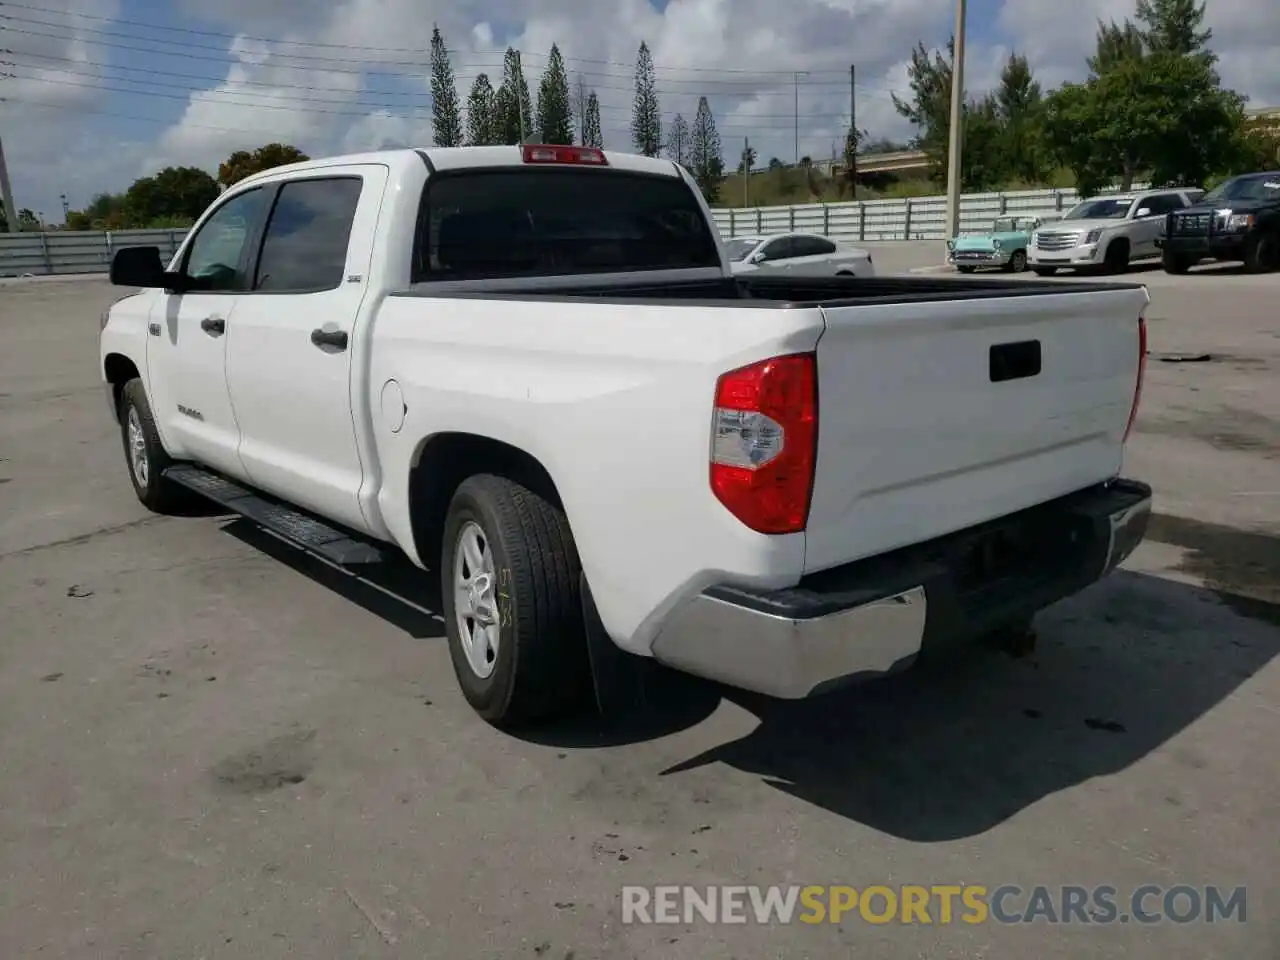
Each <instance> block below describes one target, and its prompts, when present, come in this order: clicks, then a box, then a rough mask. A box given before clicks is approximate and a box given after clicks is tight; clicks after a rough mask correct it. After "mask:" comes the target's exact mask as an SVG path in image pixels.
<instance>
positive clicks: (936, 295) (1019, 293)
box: [395, 274, 1142, 309]
mask: <svg viewBox="0 0 1280 960" xmlns="http://www.w3.org/2000/svg"><path fill="white" fill-rule="evenodd" d="M1141 286H1142V285H1141V284H1137V283H1123V282H1120V283H1117V282H1102V283H1096V282H1094V283H1082V282H1078V283H1070V284H1063V283H1061V282H1056V281H1052V280H1014V279H1010V278H1006V277H991V278H987V277H983V278H978V279H970V278H968V277H964V278H961V277H928V276H919V277H916V276H897V277H893V276H888V277H814V278H804V279H796V278H794V277H739V278H730V277H711V278H706V279H701V278H699V279H669V280H655V279H654V278H652V277H645V276H640V277H637V276H636V275H634V274H629V275H623V274H613V275H610V276H609V277H606V278H601V277H592V278H584V277H582V276H575V277H538V278H531V279H528V280H524V281H517V280H502V281H487V280H473V281H461V282H456V283H451V282H444V283H420V284H414V285H412V286H411V287H408V288H406V289H405V290H403V291H400V292H398V293H397V294H395V295H396V296H410V297H431V298H436V297H459V298H469V299H483V300H538V301H543V302H547V301H550V302H555V301H582V300H596V301H600V302H602V303H635V302H636V301H640V302H642V303H645V304H648V305H652V306H662V305H664V304H672V305H675V304H685V303H688V301H690V300H699V301H704V302H705V303H706V305H707V306H727V307H739V308H740V307H743V306H747V305H753V306H754V305H758V306H761V307H769V308H776V309H791V308H797V307H816V306H822V307H838V306H854V305H859V304H868V305H869V304H897V303H930V302H936V301H949V300H981V299H984V298H990V297H1000V298H1006V297H1035V296H1044V295H1047V294H1054V293H1058V294H1061V293H1098V292H1103V291H1111V290H1132V289H1135V288H1138V287H1141ZM744 301H746V302H744ZM752 301H754V303H751V302H752Z"/></svg>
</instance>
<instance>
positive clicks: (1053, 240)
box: [1027, 189, 1204, 277]
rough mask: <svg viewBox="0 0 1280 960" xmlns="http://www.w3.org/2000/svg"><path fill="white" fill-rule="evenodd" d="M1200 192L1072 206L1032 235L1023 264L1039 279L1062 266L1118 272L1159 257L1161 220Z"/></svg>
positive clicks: (1135, 195) (1155, 192)
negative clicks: (1130, 265) (1133, 264)
mask: <svg viewBox="0 0 1280 960" xmlns="http://www.w3.org/2000/svg"><path fill="white" fill-rule="evenodd" d="M1203 194H1204V191H1203V190H1198V189H1185V190H1183V189H1178V190H1148V191H1145V192H1142V193H1129V194H1123V195H1121V196H1114V197H1091V198H1090V199H1088V200H1083V201H1081V202H1080V203H1077V204H1076V205H1075V206H1074V207H1072V208H1071V209H1070V210H1068V211H1067V212H1066V213H1065V214H1064V215H1063V217H1062V219H1061V220H1059V221H1057V222H1056V223H1054V224H1053V225H1052V226H1043V227H1040V228H1039V229H1037V230H1036V231H1035V232H1034V233H1032V235H1031V242H1030V244H1028V245H1027V264H1028V266H1030V267H1031V269H1032V270H1034V271H1035V272H1036V273H1038V274H1039V275H1040V276H1042V277H1045V276H1049V275H1050V274H1052V273H1055V272H1056V271H1057V270H1059V269H1061V268H1063V267H1074V268H1076V269H1081V268H1084V269H1093V270H1102V271H1105V272H1107V273H1121V272H1123V271H1124V270H1125V268H1126V267H1128V265H1129V263H1130V262H1131V261H1133V260H1143V259H1146V258H1148V257H1158V256H1159V255H1160V248H1159V246H1158V245H1157V243H1156V240H1157V238H1159V237H1160V236H1161V235H1162V234H1163V232H1164V222H1165V216H1166V215H1167V214H1168V213H1169V212H1170V211H1173V210H1181V209H1182V208H1183V207H1189V206H1191V204H1193V203H1195V202H1196V200H1198V199H1199V198H1200V197H1201V196H1202V195H1203Z"/></svg>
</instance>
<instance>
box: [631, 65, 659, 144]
mask: <svg viewBox="0 0 1280 960" xmlns="http://www.w3.org/2000/svg"><path fill="white" fill-rule="evenodd" d="M631 142H632V143H633V144H635V148H636V150H637V151H639V152H640V153H642V154H644V155H645V156H646V157H656V156H657V155H658V151H659V150H661V149H662V111H661V110H660V108H659V106H658V77H657V73H656V72H655V71H654V68H653V55H652V54H650V53H649V45H648V44H647V43H645V42H644V41H643V40H642V41H641V42H640V50H639V52H638V53H637V54H636V96H635V100H634V102H633V104H632V107H631Z"/></svg>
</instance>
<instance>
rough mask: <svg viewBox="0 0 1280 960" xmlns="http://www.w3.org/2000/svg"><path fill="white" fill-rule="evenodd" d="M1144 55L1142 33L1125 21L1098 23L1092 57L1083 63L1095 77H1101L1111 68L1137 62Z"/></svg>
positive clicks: (1144, 48) (1144, 45)
mask: <svg viewBox="0 0 1280 960" xmlns="http://www.w3.org/2000/svg"><path fill="white" fill-rule="evenodd" d="M1145 53H1146V44H1145V41H1144V40H1143V37H1142V31H1141V30H1139V29H1138V28H1137V27H1135V26H1134V25H1133V24H1132V23H1130V22H1129V21H1128V20H1126V21H1125V22H1124V23H1122V24H1121V23H1116V22H1115V21H1114V20H1111V21H1109V22H1107V23H1103V22H1102V21H1101V20H1099V21H1098V36H1097V39H1096V40H1095V42H1094V52H1093V56H1091V57H1089V58H1088V59H1087V60H1086V61H1085V62H1086V63H1088V64H1089V69H1090V70H1091V71H1093V75H1094V76H1095V77H1098V76H1101V75H1102V74H1104V73H1106V72H1107V71H1108V70H1110V69H1111V68H1112V67H1114V66H1117V65H1118V64H1121V63H1125V62H1127V61H1129V60H1139V59H1141V58H1142V56H1143V54H1145Z"/></svg>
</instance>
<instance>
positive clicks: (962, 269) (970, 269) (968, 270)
mask: <svg viewBox="0 0 1280 960" xmlns="http://www.w3.org/2000/svg"><path fill="white" fill-rule="evenodd" d="M977 269H978V268H977V267H956V270H957V271H958V272H959V273H973V271H975V270H977Z"/></svg>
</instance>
